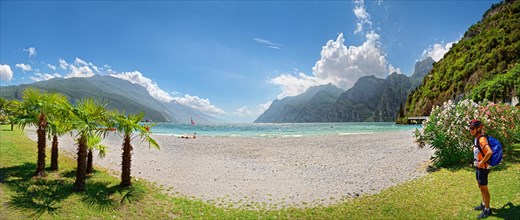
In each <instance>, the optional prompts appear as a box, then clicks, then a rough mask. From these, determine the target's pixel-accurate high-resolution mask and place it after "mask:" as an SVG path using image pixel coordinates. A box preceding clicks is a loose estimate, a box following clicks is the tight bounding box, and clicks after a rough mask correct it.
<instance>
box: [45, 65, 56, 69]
mask: <svg viewBox="0 0 520 220" xmlns="http://www.w3.org/2000/svg"><path fill="white" fill-rule="evenodd" d="M47 67H49V69H51V70H54V71H56V66H53V65H50V64H47Z"/></svg>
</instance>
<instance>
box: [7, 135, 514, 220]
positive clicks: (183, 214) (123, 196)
mask: <svg viewBox="0 0 520 220" xmlns="http://www.w3.org/2000/svg"><path fill="white" fill-rule="evenodd" d="M0 137H1V138H0V183H1V184H0V200H1V201H2V207H1V209H0V213H2V217H3V218H4V219H20V218H29V217H32V218H42V219H72V218H74V219H76V218H79V219H92V218H103V219H138V218H146V219H153V218H161V219H164V218H189V219H192V218H197V219H202V218H203V219H229V218H232V219H237V218H239V219H259V218H271V219H274V218H281V219H338V218H340V219H342V218H344V219H366V218H390V219H425V218H440V219H448V218H449V219H468V218H474V217H476V215H477V214H478V213H476V212H475V211H473V206H474V205H475V203H478V201H480V195H479V194H478V192H477V190H475V187H476V186H475V185H476V184H475V180H474V172H473V169H472V168H471V167H469V166H457V167H451V168H441V169H438V170H435V171H432V172H431V173H430V174H429V175H427V176H424V177H421V178H418V179H415V180H412V181H409V182H406V183H403V184H399V185H397V186H394V187H391V188H389V189H386V190H383V191H382V192H381V193H378V194H375V195H366V196H361V197H359V198H353V199H350V200H347V201H345V202H342V203H339V204H336V205H331V206H317V207H312V208H305V209H299V208H290V207H286V208H282V209H274V210H271V209H266V208H262V206H261V205H260V204H258V207H259V208H258V209H256V210H244V209H234V208H229V207H228V208H219V207H217V206H215V205H212V204H208V203H205V202H202V201H200V200H198V199H195V198H186V197H175V196H174V197H172V196H167V195H166V194H163V193H161V191H167V190H168V189H164V188H163V187H161V186H157V185H156V184H153V183H148V182H146V181H143V180H137V181H136V180H134V182H133V185H132V186H131V187H125V188H123V187H121V186H120V185H119V179H118V178H117V177H114V176H111V175H110V174H108V173H109V172H108V171H107V170H104V169H103V168H99V167H96V169H95V170H94V172H93V173H92V174H91V175H89V176H88V177H87V181H86V190H85V191H84V192H75V191H74V190H73V184H74V178H75V161H74V160H73V159H72V158H69V157H67V156H64V155H60V157H59V160H60V170H59V171H51V170H50V168H48V167H46V168H45V169H46V173H47V175H46V176H44V177H33V173H34V168H35V167H36V166H37V165H36V164H35V163H34V158H36V157H37V149H35V147H34V146H35V143H34V142H33V141H31V140H30V139H28V138H27V137H25V136H24V134H23V132H21V131H19V130H15V131H10V126H8V125H5V126H2V127H1V131H0ZM512 148H513V150H512V152H511V153H510V157H512V158H519V157H518V155H519V154H520V145H518V144H513V146H512ZM46 159H47V160H49V159H50V158H46ZM490 190H491V191H492V193H493V198H492V200H491V206H492V210H493V213H494V215H493V216H491V219H493V218H499V219H514V218H517V217H518V216H520V161H519V160H518V159H516V160H514V159H513V160H511V159H510V160H507V161H505V162H503V164H500V166H499V167H497V169H495V170H493V171H492V173H491V174H490Z"/></svg>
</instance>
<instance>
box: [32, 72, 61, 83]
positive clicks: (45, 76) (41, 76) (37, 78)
mask: <svg viewBox="0 0 520 220" xmlns="http://www.w3.org/2000/svg"><path fill="white" fill-rule="evenodd" d="M29 78H31V79H32V80H33V81H36V82H39V81H45V80H49V79H52V78H62V76H61V75H60V74H58V73H55V74H49V73H35V74H34V76H31V77H29Z"/></svg>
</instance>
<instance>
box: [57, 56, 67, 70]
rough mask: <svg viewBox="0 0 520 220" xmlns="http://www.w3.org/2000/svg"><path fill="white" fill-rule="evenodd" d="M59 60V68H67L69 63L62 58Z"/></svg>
mask: <svg viewBox="0 0 520 220" xmlns="http://www.w3.org/2000/svg"><path fill="white" fill-rule="evenodd" d="M59 62H60V68H61V69H63V70H66V69H67V68H69V64H68V63H67V62H66V61H65V60H64V59H60V61H59Z"/></svg>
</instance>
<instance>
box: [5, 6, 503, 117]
mask: <svg viewBox="0 0 520 220" xmlns="http://www.w3.org/2000/svg"><path fill="white" fill-rule="evenodd" d="M496 2H498V1H296V0H295V1H110V2H103V1H93V2H90V1H80V2H69V1H1V3H0V4H1V5H0V6H1V9H0V12H1V13H0V64H1V71H0V73H1V85H2V86H5V85H18V84H22V83H31V82H34V81H39V80H47V79H50V78H53V77H88V76H92V75H94V74H97V75H113V76H116V77H119V78H123V79H126V80H129V81H132V82H134V83H139V84H142V85H143V86H145V87H146V88H147V89H148V91H149V92H150V94H151V95H152V96H153V97H155V98H157V99H159V100H162V101H172V100H176V101H178V102H180V103H183V104H185V105H189V106H191V107H194V108H197V109H199V110H201V111H203V112H205V113H208V114H210V115H213V116H215V117H217V118H221V119H224V120H226V121H229V122H252V121H253V120H254V119H256V117H257V116H258V115H260V114H261V113H262V112H263V111H264V110H265V109H266V108H267V107H268V106H269V104H270V102H272V101H273V100H275V99H280V98H283V97H286V96H293V95H297V94H300V93H302V92H304V91H305V90H306V89H307V88H308V87H310V86H314V85H320V84H327V83H333V84H335V85H336V86H338V87H340V88H343V89H348V88H350V87H351V86H352V85H353V83H354V82H355V81H356V80H357V79H358V78H359V77H362V76H365V75H376V76H378V77H380V78H385V77H386V76H387V75H388V73H391V72H394V71H397V72H398V73H401V74H405V75H411V74H412V72H413V67H414V65H415V62H416V61H418V60H421V59H422V58H424V57H426V56H428V55H431V56H433V57H434V59H435V60H438V59H440V58H442V55H443V54H444V53H445V52H446V51H447V50H448V49H449V47H450V46H451V44H452V43H454V42H457V41H458V40H459V39H460V38H461V37H462V35H463V34H464V32H465V31H466V30H467V29H468V28H469V27H470V26H471V25H472V24H475V23H477V22H478V21H479V20H480V19H481V18H482V15H483V13H484V12H485V11H486V10H487V9H488V8H490V7H491V5H492V4H494V3H496Z"/></svg>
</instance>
